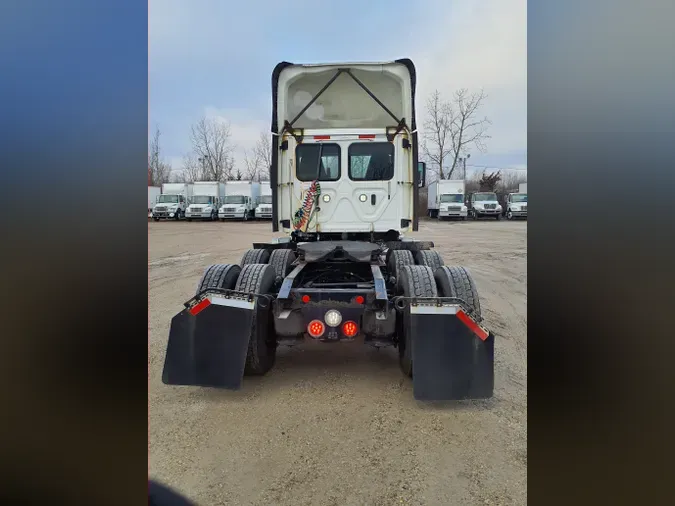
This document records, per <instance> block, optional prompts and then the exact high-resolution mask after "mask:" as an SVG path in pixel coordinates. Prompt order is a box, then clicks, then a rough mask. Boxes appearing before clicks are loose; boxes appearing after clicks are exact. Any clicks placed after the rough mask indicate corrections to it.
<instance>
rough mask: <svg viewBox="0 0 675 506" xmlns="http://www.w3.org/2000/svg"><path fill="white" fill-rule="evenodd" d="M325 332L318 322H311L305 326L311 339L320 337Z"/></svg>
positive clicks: (322, 325) (324, 328)
mask: <svg viewBox="0 0 675 506" xmlns="http://www.w3.org/2000/svg"><path fill="white" fill-rule="evenodd" d="M325 331H326V327H325V326H324V324H323V322H322V321H320V320H312V321H311V322H309V325H307V333H308V334H309V335H310V336H312V337H321V336H322V335H323V333H324V332H325Z"/></svg>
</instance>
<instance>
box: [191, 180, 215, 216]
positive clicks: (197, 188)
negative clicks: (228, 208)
mask: <svg viewBox="0 0 675 506" xmlns="http://www.w3.org/2000/svg"><path fill="white" fill-rule="evenodd" d="M224 198H225V183H219V182H217V181H196V182H195V183H193V184H192V198H191V199H190V205H188V207H187V211H186V212H185V218H186V219H187V220H188V221H192V220H193V219H198V220H217V219H218V209H220V206H221V205H222V204H223V199H224Z"/></svg>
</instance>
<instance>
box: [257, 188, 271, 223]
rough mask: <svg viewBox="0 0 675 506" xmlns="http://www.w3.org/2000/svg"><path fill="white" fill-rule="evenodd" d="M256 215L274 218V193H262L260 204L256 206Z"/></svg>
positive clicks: (263, 217) (268, 218)
mask: <svg viewBox="0 0 675 506" xmlns="http://www.w3.org/2000/svg"><path fill="white" fill-rule="evenodd" d="M255 217H256V218H259V219H263V220H264V219H267V220H271V219H272V194H268V195H261V196H260V199H259V200H258V206H257V207H256V208H255Z"/></svg>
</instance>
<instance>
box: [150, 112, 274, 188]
mask: <svg viewBox="0 0 675 506" xmlns="http://www.w3.org/2000/svg"><path fill="white" fill-rule="evenodd" d="M160 136H161V132H160V130H159V127H157V128H156V129H155V133H154V135H153V137H152V139H151V140H150V146H149V150H148V184H149V185H151V186H161V184H162V183H169V182H175V183H192V182H194V181H222V182H225V181H239V180H241V179H246V180H252V181H267V180H269V167H270V165H271V164H272V145H271V141H270V136H269V134H267V133H266V132H261V133H260V136H259V138H258V140H257V142H256V143H255V146H254V147H253V148H252V149H250V150H245V151H244V159H243V166H244V170H243V171H242V170H241V169H240V168H239V167H235V165H236V164H235V157H234V150H235V148H236V146H235V145H234V143H233V142H232V134H231V131H230V125H229V124H228V123H226V122H223V121H221V120H217V119H213V118H206V117H204V118H202V119H200V120H199V121H198V122H197V123H195V124H193V125H192V126H191V127H190V144H191V150H190V152H189V153H188V154H186V155H185V156H184V157H183V161H182V166H181V167H180V168H179V169H178V170H172V167H171V165H170V164H169V163H167V162H166V161H165V160H164V158H163V157H162V152H161V146H160Z"/></svg>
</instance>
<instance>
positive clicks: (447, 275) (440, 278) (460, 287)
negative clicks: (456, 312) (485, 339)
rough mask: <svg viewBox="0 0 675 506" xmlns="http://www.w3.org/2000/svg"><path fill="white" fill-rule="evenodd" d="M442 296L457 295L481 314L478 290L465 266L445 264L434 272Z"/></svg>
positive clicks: (477, 313)
mask: <svg viewBox="0 0 675 506" xmlns="http://www.w3.org/2000/svg"><path fill="white" fill-rule="evenodd" d="M434 278H435V280H436V286H437V287H438V293H439V296H440V297H457V298H458V299H462V300H463V301H464V302H466V304H467V305H468V306H469V309H471V310H472V311H473V314H475V315H477V316H481V312H480V299H479V298H478V290H476V284H475V283H474V282H473V278H472V277H471V273H470V272H469V271H468V270H467V269H466V268H465V267H448V266H446V265H444V266H443V267H441V268H440V269H438V270H436V272H435V273H434Z"/></svg>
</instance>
